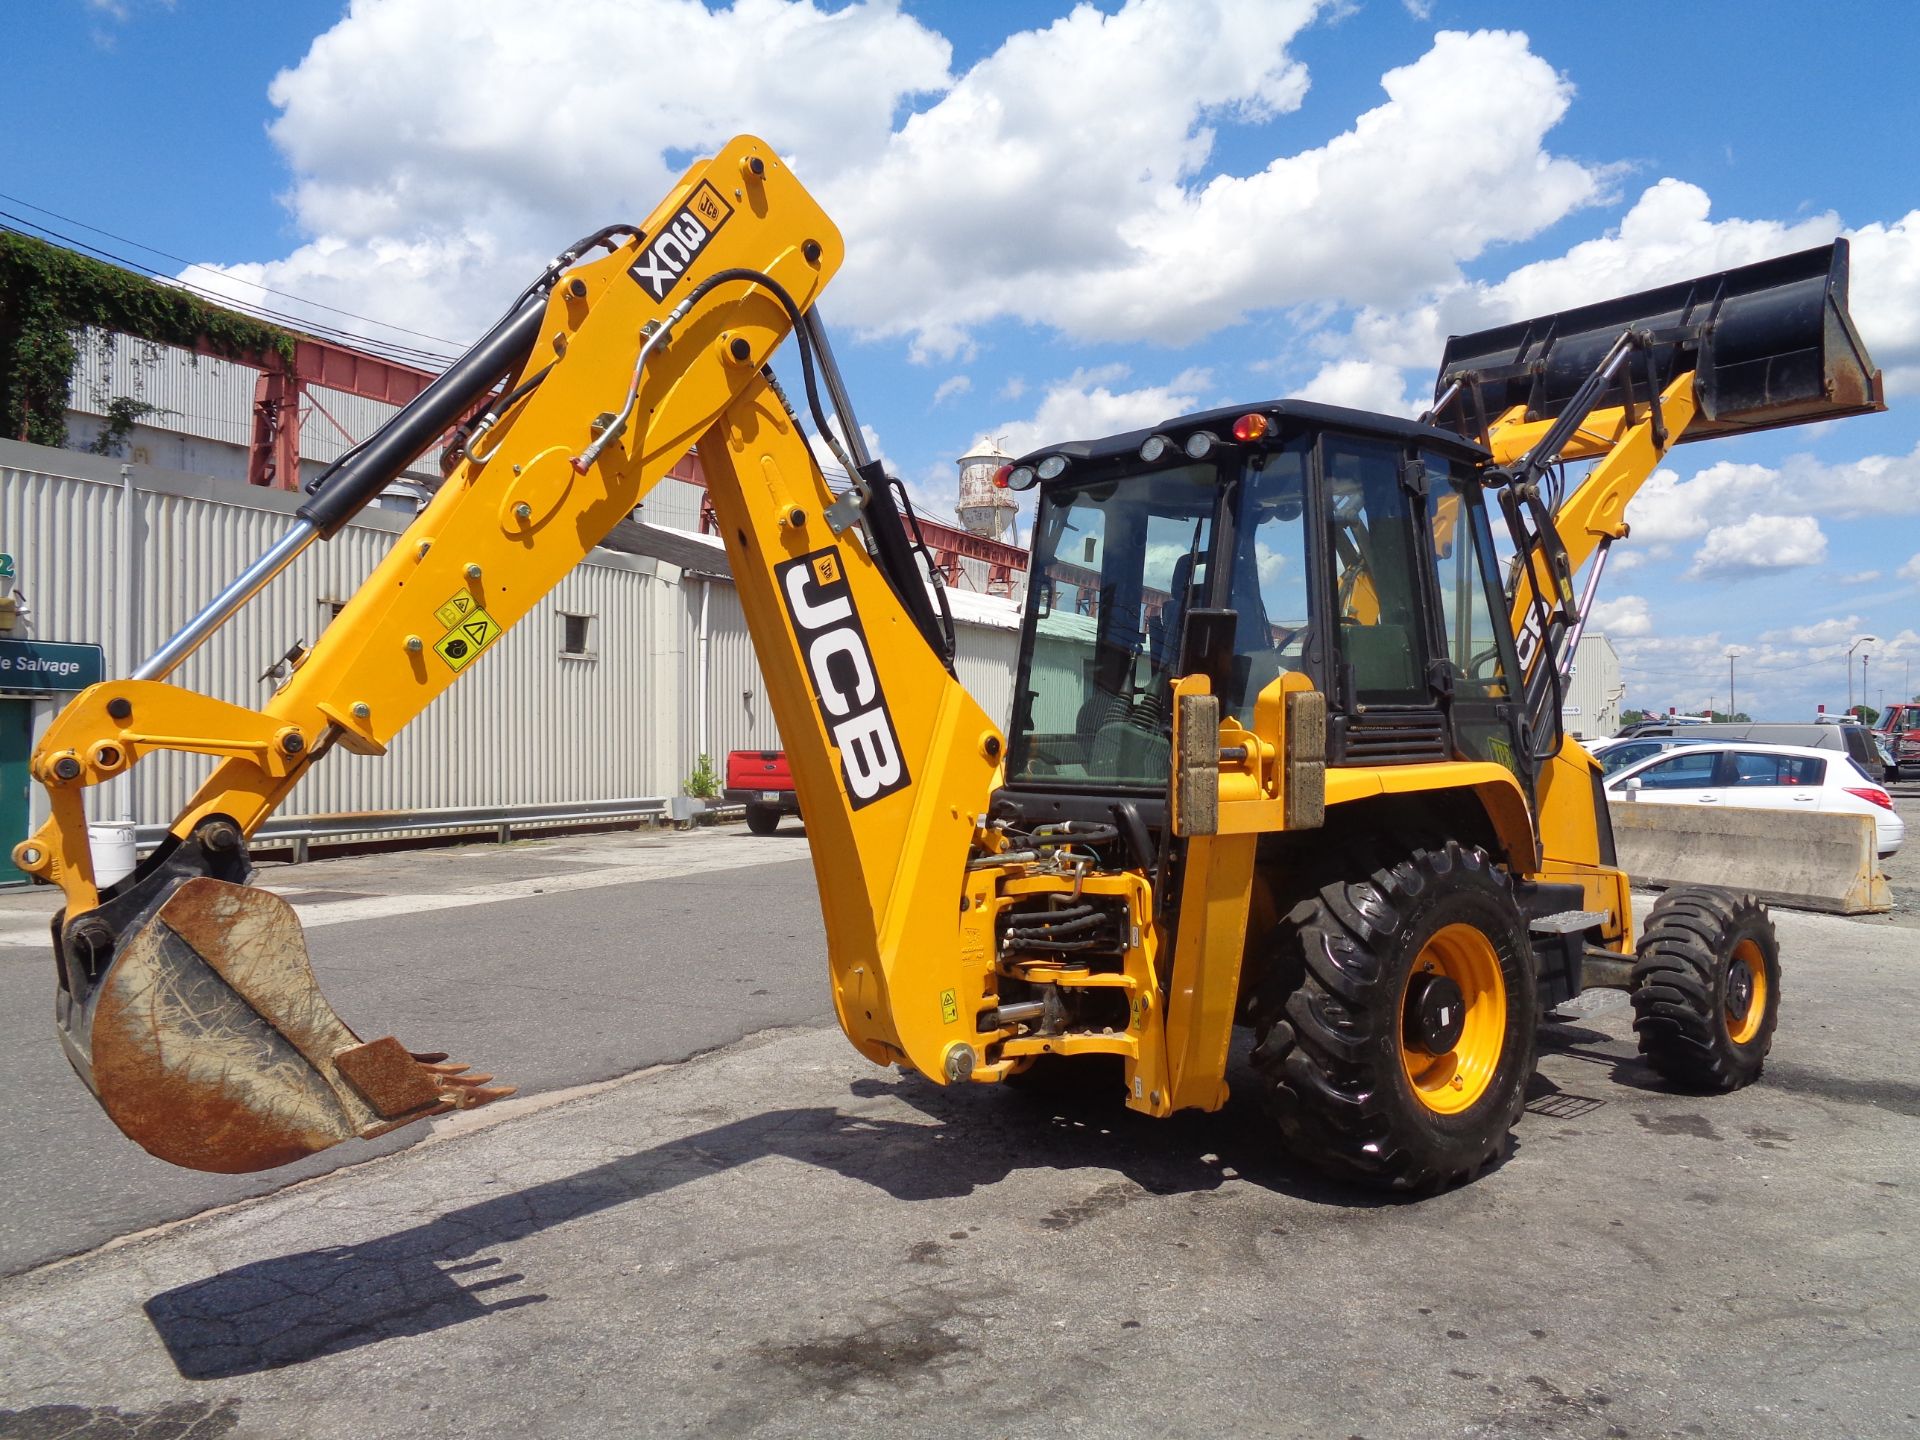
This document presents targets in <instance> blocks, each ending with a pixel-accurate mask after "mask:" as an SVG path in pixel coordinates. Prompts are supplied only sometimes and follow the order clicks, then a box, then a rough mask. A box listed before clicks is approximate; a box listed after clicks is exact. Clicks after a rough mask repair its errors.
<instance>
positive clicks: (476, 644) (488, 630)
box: [433, 596, 500, 671]
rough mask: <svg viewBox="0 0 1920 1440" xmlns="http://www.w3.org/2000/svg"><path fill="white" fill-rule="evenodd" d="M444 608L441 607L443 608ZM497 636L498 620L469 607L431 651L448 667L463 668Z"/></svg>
mask: <svg viewBox="0 0 1920 1440" xmlns="http://www.w3.org/2000/svg"><path fill="white" fill-rule="evenodd" d="M456 598H459V599H466V598H467V597H466V596H459V597H456ZM451 603H452V602H451V601H449V602H448V604H451ZM445 608H446V606H442V607H441V609H443V610H444V609H445ZM436 613H438V612H436ZM499 638H500V622H499V621H498V620H496V619H494V618H493V617H492V616H491V615H489V614H487V612H486V611H484V610H474V609H470V610H468V611H467V612H466V615H465V618H463V619H462V620H461V621H460V623H459V624H457V625H455V626H454V627H453V628H452V629H450V630H448V631H447V633H446V634H444V635H442V636H441V637H440V640H439V643H438V644H436V645H435V646H434V647H433V653H434V654H436V655H438V656H439V657H440V658H441V659H442V660H444V661H446V662H447V665H448V667H449V668H450V669H452V670H455V671H459V670H464V669H466V668H467V666H469V665H470V664H472V663H473V658H474V656H476V655H478V654H479V653H480V652H481V651H482V650H484V649H486V648H487V646H489V645H491V644H492V643H493V642H494V641H495V640H497V639H499Z"/></svg>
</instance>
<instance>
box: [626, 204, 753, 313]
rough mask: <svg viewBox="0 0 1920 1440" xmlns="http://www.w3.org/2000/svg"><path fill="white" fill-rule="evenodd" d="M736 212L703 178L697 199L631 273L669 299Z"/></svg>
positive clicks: (658, 295)
mask: <svg viewBox="0 0 1920 1440" xmlns="http://www.w3.org/2000/svg"><path fill="white" fill-rule="evenodd" d="M732 214H733V209H732V207H731V206H729V205H728V204H727V202H726V201H724V200H722V199H721V198H720V193H719V191H717V190H715V189H714V188H713V186H711V185H709V184H707V183H706V182H705V181H702V182H701V184H700V188H699V189H698V190H695V191H694V192H693V198H692V199H690V200H689V201H687V203H686V204H685V205H684V206H682V207H681V210H680V213H679V214H678V215H676V216H674V217H673V219H671V220H669V221H668V222H667V227H666V229H664V230H662V231H661V232H660V233H659V234H658V235H656V236H654V239H653V244H651V245H649V246H648V247H647V248H646V249H645V250H644V251H643V252H642V253H641V256H640V259H639V260H638V261H636V262H635V264H634V266H633V268H632V269H630V270H629V271H628V272H627V273H628V274H629V275H631V276H633V278H634V279H636V280H638V281H639V282H640V283H641V285H643V286H645V287H646V291H647V293H648V294H649V295H651V296H653V298H654V299H655V300H665V299H666V298H667V296H668V295H670V294H671V293H672V292H673V287H674V286H675V285H676V284H678V283H679V280H680V276H681V275H682V274H683V273H684V272H685V271H686V268H687V267H688V266H689V265H691V264H693V261H694V257H695V256H696V255H698V254H699V253H700V252H701V251H702V250H704V249H706V248H707V242H708V241H709V240H711V239H712V238H713V236H714V234H715V232H716V231H718V230H719V228H720V227H721V226H722V225H724V224H726V223H727V219H728V217H729V216H731V215H732Z"/></svg>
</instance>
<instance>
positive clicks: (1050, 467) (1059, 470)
mask: <svg viewBox="0 0 1920 1440" xmlns="http://www.w3.org/2000/svg"><path fill="white" fill-rule="evenodd" d="M1034 473H1035V474H1036V475H1038V476H1039V477H1040V478H1041V479H1042V480H1058V479H1059V478H1060V477H1061V476H1062V475H1064V474H1066V473H1067V457H1066V456H1064V455H1049V456H1047V458H1046V459H1044V460H1042V461H1041V462H1040V463H1039V464H1038V465H1036V466H1035V467H1034Z"/></svg>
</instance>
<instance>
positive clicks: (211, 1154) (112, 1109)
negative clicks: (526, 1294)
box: [57, 876, 513, 1174]
mask: <svg viewBox="0 0 1920 1440" xmlns="http://www.w3.org/2000/svg"><path fill="white" fill-rule="evenodd" d="M57 1018H58V1019H59V1022H60V1034H61V1039H62V1041H63V1042H64V1043H65V1045H66V1049H67V1056H68V1058H69V1059H70V1060H71V1061H72V1062H73V1066H74V1069H75V1070H77V1071H78V1072H79V1074H80V1077H81V1078H82V1079H83V1080H85V1081H86V1082H87V1084H88V1086H89V1087H91V1089H92V1090H93V1092H94V1094H95V1096H96V1097H98V1099H99V1101H100V1105H101V1108H103V1109H104V1110H105V1111H106V1112H107V1115H108V1117H109V1118H111V1119H112V1121H113V1123H114V1124H116V1125H118V1126H119V1127H120V1129H121V1130H122V1131H124V1132H125V1133H126V1135H127V1136H128V1138H130V1139H132V1140H134V1141H135V1142H137V1143H138V1144H139V1145H140V1146H141V1147H142V1148H143V1149H145V1150H146V1151H147V1152H148V1153H149V1154H152V1155H156V1156H158V1157H159V1158H160V1159H162V1160H166V1161H168V1162H170V1163H172V1164H175V1165H181V1166H185V1167H187V1168H188V1169H192V1170H207V1171H215V1172H219V1173H223V1174H237V1173H242V1172H246V1171H253V1170H265V1169H270V1168H272V1167H273V1166H276V1165H284V1164H287V1163H288V1162H289V1161H293V1160H298V1159H300V1158H301V1157H302V1156H305V1155H311V1154H313V1153H315V1152H316V1151H319V1150H324V1149H326V1148H327V1147H328V1146H331V1145H337V1144H339V1143H340V1142H341V1141H342V1140H350V1139H355V1138H359V1139H370V1138H372V1137H373V1136H376V1135H382V1134H385V1133H386V1132H387V1131H389V1130H394V1129H397V1128H398V1127H400V1126H402V1125H406V1124H409V1123H410V1122H412V1121H415V1120H421V1119H425V1118H426V1117H428V1116H431V1115H439V1114H443V1113H445V1112H447V1111H449V1110H454V1109H467V1108H471V1107H473V1106H475V1105H481V1104H485V1103H487V1102H488V1101H490V1100H496V1099H499V1098H501V1097H502V1096H505V1095H510V1094H512V1093H513V1091H512V1089H511V1087H508V1086H496V1085H489V1084H488V1083H487V1082H488V1081H489V1080H490V1079H491V1078H492V1077H491V1076H487V1075H476V1074H472V1073H470V1072H469V1071H468V1069H467V1067H465V1066H462V1065H454V1064H448V1063H446V1057H445V1056H444V1055H428V1054H414V1053H412V1052H409V1051H408V1050H407V1049H405V1048H404V1047H403V1046H402V1045H401V1044H400V1042H399V1041H398V1040H395V1039H393V1038H392V1037H388V1038H386V1039H381V1040H375V1041H372V1042H370V1043H368V1042H363V1041H362V1040H361V1039H360V1037H359V1036H358V1035H356V1034H354V1032H353V1031H352V1030H351V1029H349V1028H348V1026H347V1025H346V1023H345V1022H344V1021H343V1020H341V1018H340V1017H339V1016H338V1015H337V1014H335V1013H334V1010H333V1007H332V1006H331V1005H329V1004H328V1003H327V1001H326V999H325V997H324V996H322V995H321V993H320V989H319V985H318V983H317V982H316V981H315V979H314V974H313V966H312V964H311V962H310V961H309V959H308V956H307V945H306V937H305V936H304V934H303V933H302V932H301V929H300V921H299V918H298V916H296V915H295V913H294V910H293V907H292V906H290V905H288V904H287V902H286V901H284V900H282V899H281V898H280V897H279V896H277V895H274V894H271V893H269V892H267V891H265V890H258V889H255V888H254V887H252V886H250V885H239V884H233V883H230V882H228V881H224V880H216V879H211V878H207V877H204V876H202V877H198V878H195V879H191V880H188V881H187V882H186V883H185V884H183V885H180V886H179V887H178V888H177V889H175V890H174V891H173V892H172V893H171V894H170V895H169V896H168V897H167V898H166V900H165V902H164V903H163V904H161V905H160V906H159V907H158V909H156V910H155V911H154V912H153V913H152V914H151V915H150V916H148V917H147V918H146V919H145V920H144V922H143V923H140V924H139V925H138V926H137V928H134V929H132V930H131V931H130V932H128V933H127V934H126V935H125V936H124V938H123V939H122V940H121V941H120V943H119V944H118V945H117V946H115V947H114V950H113V953H112V956H111V959H110V961H109V963H108V964H107V965H106V967H105V968H104V969H103V970H101V971H100V972H99V973H98V976H97V978H96V979H94V980H93V981H92V983H91V984H90V985H88V986H87V987H86V989H85V993H84V995H76V993H75V990H74V987H73V986H72V985H69V986H67V987H65V988H63V989H62V990H61V992H60V997H59V1006H58V1016H57Z"/></svg>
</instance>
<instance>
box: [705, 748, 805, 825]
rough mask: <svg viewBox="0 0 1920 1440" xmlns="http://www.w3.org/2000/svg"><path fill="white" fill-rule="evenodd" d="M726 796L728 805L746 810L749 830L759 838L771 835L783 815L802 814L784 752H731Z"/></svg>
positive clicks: (728, 755)
mask: <svg viewBox="0 0 1920 1440" xmlns="http://www.w3.org/2000/svg"><path fill="white" fill-rule="evenodd" d="M723 793H724V795H725V797H726V801H727V803H728V804H729V805H744V806H746V807H747V828H748V829H749V830H751V831H752V832H753V833H754V834H756V835H771V834H772V833H773V832H774V829H775V827H776V826H778V825H779V824H780V817H781V816H782V815H798V814H799V813H800V797H799V796H798V795H796V794H794V791H793V772H792V771H790V770H788V769H787V753H786V751H784V750H729V751H728V752H727V785H726V790H725V791H724V792H723Z"/></svg>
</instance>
